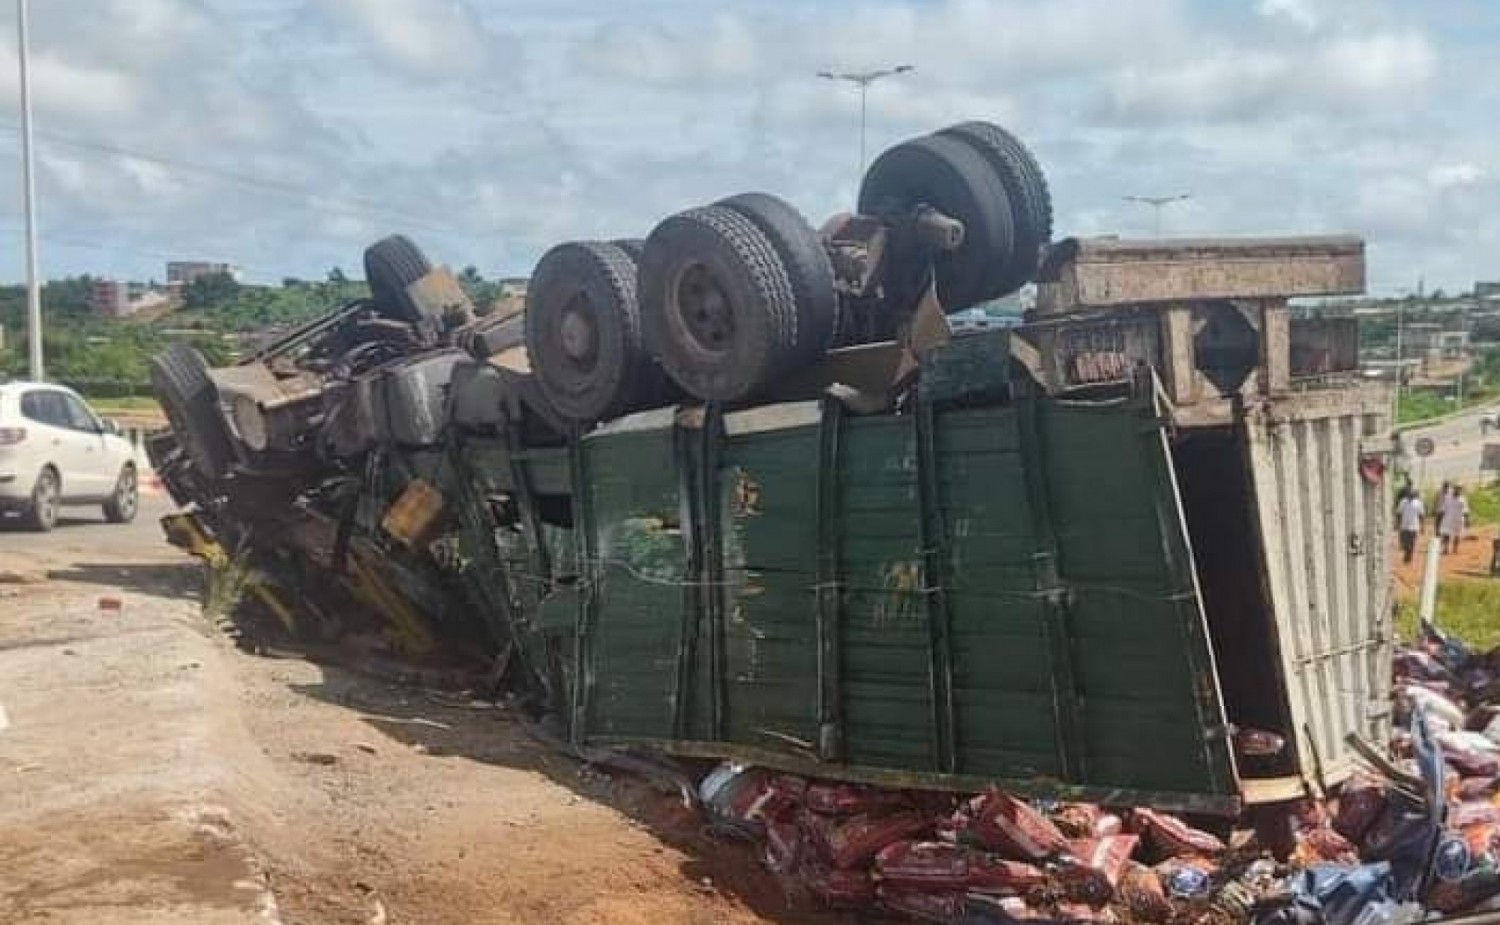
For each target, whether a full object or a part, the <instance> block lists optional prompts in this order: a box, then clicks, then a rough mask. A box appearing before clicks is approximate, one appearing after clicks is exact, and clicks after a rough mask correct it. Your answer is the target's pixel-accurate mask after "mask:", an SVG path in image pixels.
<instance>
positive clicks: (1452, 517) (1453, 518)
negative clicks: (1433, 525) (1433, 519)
mask: <svg viewBox="0 0 1500 925" xmlns="http://www.w3.org/2000/svg"><path fill="white" fill-rule="evenodd" d="M1438 504H1439V508H1438V535H1439V536H1441V537H1442V538H1443V552H1454V551H1456V550H1457V549H1458V541H1459V540H1461V539H1463V535H1464V524H1465V523H1466V522H1467V521H1468V519H1469V499H1468V498H1465V497H1464V490H1463V489H1462V488H1460V487H1459V486H1457V485H1454V486H1453V487H1452V488H1451V489H1450V490H1449V491H1448V493H1447V494H1445V495H1443V499H1442V500H1441V501H1439V502H1438Z"/></svg>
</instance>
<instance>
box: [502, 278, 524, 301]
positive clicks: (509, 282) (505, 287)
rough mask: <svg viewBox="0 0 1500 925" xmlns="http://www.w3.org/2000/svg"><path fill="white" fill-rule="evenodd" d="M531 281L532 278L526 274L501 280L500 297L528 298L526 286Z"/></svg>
mask: <svg viewBox="0 0 1500 925" xmlns="http://www.w3.org/2000/svg"><path fill="white" fill-rule="evenodd" d="M530 283H531V280H530V278H528V277H525V276H511V277H508V278H506V279H502V280H500V297H501V298H510V299H524V298H526V287H527V286H528V285H529V284H530Z"/></svg>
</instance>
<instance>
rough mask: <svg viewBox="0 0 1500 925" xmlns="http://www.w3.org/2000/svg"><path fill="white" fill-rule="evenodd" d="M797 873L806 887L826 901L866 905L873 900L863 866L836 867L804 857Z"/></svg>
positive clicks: (870, 881) (873, 882) (832, 904)
mask: <svg viewBox="0 0 1500 925" xmlns="http://www.w3.org/2000/svg"><path fill="white" fill-rule="evenodd" d="M798 873H799V875H800V878H801V880H802V883H803V885H804V886H806V887H807V889H808V891H809V892H811V893H812V894H813V895H814V896H816V897H817V898H818V899H820V900H822V901H823V902H824V903H826V904H827V905H830V906H868V905H869V904H871V903H873V902H874V901H875V881H874V879H873V878H871V877H870V872H869V871H867V870H863V869H856V870H838V869H837V868H834V867H829V866H828V864H826V863H825V862H823V861H822V860H821V859H818V858H808V857H804V859H803V863H802V867H801V869H800V870H799V871H798Z"/></svg>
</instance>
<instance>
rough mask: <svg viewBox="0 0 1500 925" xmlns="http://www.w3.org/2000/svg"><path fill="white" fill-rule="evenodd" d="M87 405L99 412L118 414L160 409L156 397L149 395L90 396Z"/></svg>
mask: <svg viewBox="0 0 1500 925" xmlns="http://www.w3.org/2000/svg"><path fill="white" fill-rule="evenodd" d="M89 405H90V406H92V407H93V409H94V410H95V411H97V412H99V413H100V414H104V415H109V414H120V413H122V412H130V411H160V410H161V405H159V404H157V403H156V399H154V398H152V397H150V396H149V395H137V396H134V397H132V398H91V399H89Z"/></svg>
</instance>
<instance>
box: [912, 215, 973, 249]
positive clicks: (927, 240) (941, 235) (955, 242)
mask: <svg viewBox="0 0 1500 925" xmlns="http://www.w3.org/2000/svg"><path fill="white" fill-rule="evenodd" d="M912 229H913V230H914V231H915V232H916V234H917V238H918V239H919V240H920V241H921V242H922V243H923V244H925V245H927V246H928V247H930V248H932V249H933V250H939V251H955V250H958V249H959V248H960V247H962V246H963V243H964V233H965V232H964V223H963V222H961V221H959V220H958V219H956V218H952V217H950V216H948V215H946V214H944V213H942V212H939V211H938V210H937V209H934V208H933V207H932V206H922V207H921V208H920V209H918V210H917V214H916V215H915V216H913V217H912Z"/></svg>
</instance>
